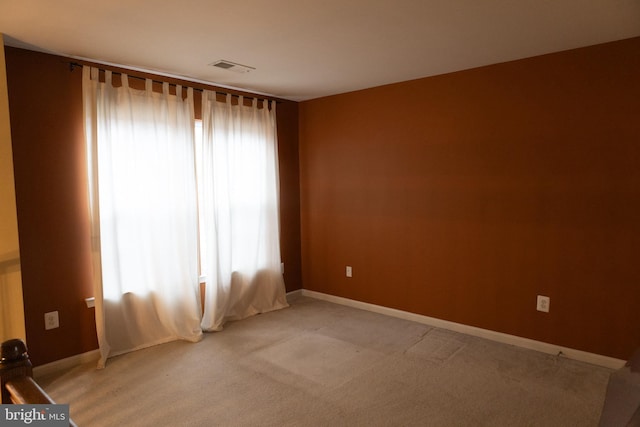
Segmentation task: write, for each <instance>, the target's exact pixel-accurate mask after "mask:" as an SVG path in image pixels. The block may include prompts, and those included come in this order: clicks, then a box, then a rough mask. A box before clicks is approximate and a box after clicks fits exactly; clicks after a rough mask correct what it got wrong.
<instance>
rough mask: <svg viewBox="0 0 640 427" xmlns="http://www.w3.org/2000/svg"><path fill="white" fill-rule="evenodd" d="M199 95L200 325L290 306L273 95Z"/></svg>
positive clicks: (218, 324) (206, 327) (211, 327)
mask: <svg viewBox="0 0 640 427" xmlns="http://www.w3.org/2000/svg"><path fill="white" fill-rule="evenodd" d="M260 104H261V105H258V101H257V100H256V99H253V101H252V105H251V106H245V105H244V99H243V98H242V97H240V98H239V100H238V102H237V104H232V97H231V95H227V97H226V102H218V101H217V100H216V94H215V92H210V91H204V92H203V96H202V132H203V134H202V140H201V144H202V145H201V147H199V149H200V150H201V154H200V156H199V157H200V159H201V163H199V176H200V179H199V193H200V228H201V232H200V250H201V269H202V273H203V274H204V275H205V276H206V288H205V297H204V314H203V318H202V323H201V325H202V328H203V329H204V330H208V331H215V330H220V329H222V326H223V324H224V323H225V322H226V321H227V320H237V319H242V318H244V317H247V316H251V315H253V314H257V313H264V312H267V311H271V310H276V309H279V308H284V307H287V301H286V296H285V288H284V282H283V278H282V274H281V271H280V240H279V233H280V232H279V218H278V216H279V212H278V157H277V153H278V151H277V137H276V120H275V106H276V105H275V102H273V101H272V102H271V105H270V106H269V105H267V101H262V102H260Z"/></svg>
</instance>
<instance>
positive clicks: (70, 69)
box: [69, 62, 282, 104]
mask: <svg viewBox="0 0 640 427" xmlns="http://www.w3.org/2000/svg"><path fill="white" fill-rule="evenodd" d="M85 66H86V67H92V65H84V64H80V63H79V62H69V71H73V70H74V69H75V68H76V67H80V68H82V67H85ZM94 68H97V69H99V70H100V71H107V70H106V69H105V68H100V67H94ZM109 71H111V70H109ZM111 72H112V73H113V74H115V75H118V76H120V75H122V74H126V73H122V72H120V71H111ZM127 76H128V77H129V78H131V79H136V80H143V81H146V80H147V78H146V77H140V76H135V75H130V74H127ZM151 81H152V82H153V83H158V84H164V83H168V82H163V81H161V80H154V79H151ZM169 86H174V87H175V86H178V85H177V84H176V83H169ZM182 86H185V85H182ZM188 87H190V86H188ZM192 89H193V90H195V91H198V92H203V91H204V89H200V88H197V87H193V88H192ZM211 92H215V93H220V94H223V95H231V96H232V97H236V98H240V97H241V96H242V97H244V98H248V99H257V100H265V101H275V102H276V104H280V103H281V102H282V101H280V100H278V99H274V98H271V97H268V96H263V97H259V96H255V95H252V94H248V95H238V94H235V93H229V92H225V91H222V90H212V91H211Z"/></svg>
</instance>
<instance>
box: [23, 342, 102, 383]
mask: <svg viewBox="0 0 640 427" xmlns="http://www.w3.org/2000/svg"><path fill="white" fill-rule="evenodd" d="M98 359H100V350H98V349H96V350H91V351H88V352H86V353H82V354H76V355H75V356H71V357H67V358H66V359H60V360H56V361H54V362H51V363H47V364H45V365H40V366H36V367H35V368H33V377H34V378H35V379H38V378H41V377H44V376H46V375H49V374H54V373H57V372H62V371H66V370H68V369H71V368H73V367H75V366H78V365H82V364H83V363H89V362H94V361H95V362H96V363H97V362H98ZM96 366H97V364H96Z"/></svg>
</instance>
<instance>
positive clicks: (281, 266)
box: [280, 262, 284, 274]
mask: <svg viewBox="0 0 640 427" xmlns="http://www.w3.org/2000/svg"><path fill="white" fill-rule="evenodd" d="M280 274H284V262H281V263H280Z"/></svg>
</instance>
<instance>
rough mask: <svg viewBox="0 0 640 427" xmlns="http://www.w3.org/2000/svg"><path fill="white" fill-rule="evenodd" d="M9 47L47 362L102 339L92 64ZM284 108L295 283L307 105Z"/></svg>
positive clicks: (37, 331) (30, 329)
mask: <svg viewBox="0 0 640 427" xmlns="http://www.w3.org/2000/svg"><path fill="white" fill-rule="evenodd" d="M5 52H6V62H7V78H8V88H9V108H10V113H11V134H12V143H13V150H14V153H13V155H14V166H15V181H16V199H17V211H18V228H19V239H20V254H21V261H22V277H23V293H24V305H25V321H26V332H27V344H28V346H29V352H30V354H31V358H32V361H33V363H34V364H35V365H41V364H44V363H48V362H51V361H55V360H58V359H62V358H65V357H69V356H73V355H76V354H81V353H84V352H87V351H91V350H93V349H96V348H97V339H96V329H95V320H94V311H93V309H88V308H87V307H86V305H85V303H84V299H85V298H87V297H90V296H93V288H92V284H91V258H90V247H89V222H88V211H87V207H86V206H87V199H86V185H87V182H86V169H85V163H84V161H85V160H84V159H85V150H84V136H83V129H82V72H81V70H80V69H76V70H75V71H73V72H71V71H70V70H69V64H68V63H67V62H66V61H68V60H67V59H65V58H62V57H57V56H53V55H47V54H42V53H36V52H32V51H27V50H21V49H15V48H6V49H5ZM131 74H139V73H131ZM170 81H171V80H170ZM199 86H202V85H199ZM198 99H199V97H198ZM277 108H278V136H279V145H280V187H281V200H282V202H281V204H282V206H281V218H282V226H281V235H282V258H283V261H284V262H285V266H286V273H285V281H286V284H287V290H294V289H300V288H301V286H302V283H301V265H300V218H299V177H298V131H297V126H298V105H297V103H294V102H286V101H285V102H282V103H279V104H278V107H277ZM54 310H57V311H58V312H59V314H60V328H59V329H52V330H49V331H45V329H44V313H45V312H48V311H54Z"/></svg>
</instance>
